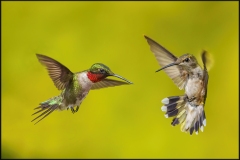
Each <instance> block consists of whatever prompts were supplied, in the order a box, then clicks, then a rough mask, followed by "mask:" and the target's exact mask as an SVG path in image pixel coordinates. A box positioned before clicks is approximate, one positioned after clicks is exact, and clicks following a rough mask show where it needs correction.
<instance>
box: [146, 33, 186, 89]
mask: <svg viewBox="0 0 240 160" xmlns="http://www.w3.org/2000/svg"><path fill="white" fill-rule="evenodd" d="M144 37H145V38H146V39H147V42H148V44H149V45H150V50H151V51H152V52H153V53H154V55H155V57H156V59H157V61H158V64H159V65H160V66H162V67H164V66H166V65H168V64H171V63H174V62H175V61H176V60H177V57H175V56H174V55H173V54H172V53H171V52H169V51H168V50H167V49H165V48H164V47H163V46H161V45H160V44H158V43H157V42H155V41H154V40H152V39H151V38H149V37H147V36H145V35H144ZM164 71H165V73H167V75H168V76H169V77H170V78H171V79H172V80H173V82H174V83H175V84H176V85H177V86H178V87H179V89H183V88H184V86H185V84H186V80H187V72H186V71H185V70H184V69H183V68H182V67H181V66H179V65H174V66H171V67H168V68H165V69H164Z"/></svg>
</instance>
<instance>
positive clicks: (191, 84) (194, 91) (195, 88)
mask: <svg viewBox="0 0 240 160" xmlns="http://www.w3.org/2000/svg"><path fill="white" fill-rule="evenodd" d="M202 88H203V86H202V80H200V79H199V78H192V79H189V80H188V82H187V85H186V86H185V94H186V95H187V96H188V98H193V97H198V96H199V94H200V92H201V91H202Z"/></svg>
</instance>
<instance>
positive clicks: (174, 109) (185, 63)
mask: <svg viewBox="0 0 240 160" xmlns="http://www.w3.org/2000/svg"><path fill="white" fill-rule="evenodd" d="M144 37H145V38H146V39H147V42H148V44H149V45H150V50H151V51H152V52H153V53H154V55H155V57H156V59H157V61H158V63H159V65H160V66H162V68H161V69H159V70H157V71H156V72H158V71H161V70H164V71H165V72H166V74H167V75H168V76H169V77H170V78H171V79H172V80H173V82H174V83H175V84H176V85H177V86H178V87H179V89H180V90H182V89H185V94H184V95H182V96H171V97H167V98H164V99H163V100H162V103H163V104H164V106H162V108H161V109H162V111H164V112H166V114H165V117H166V118H168V117H174V118H173V120H172V123H171V124H172V125H173V126H175V125H177V124H182V125H181V130H182V131H185V132H190V134H191V135H192V133H193V132H194V130H195V132H196V134H198V130H199V128H200V129H201V131H202V132H203V126H206V116H205V112H204V106H205V101H206V97H207V85H208V72H207V68H206V61H207V59H206V51H203V53H202V61H203V66H204V68H203V69H202V68H201V66H200V65H199V64H198V62H197V60H196V58H195V57H194V56H193V55H191V54H184V55H182V56H180V57H179V58H177V57H175V56H174V55H173V54H172V53H170V52H169V51H168V50H167V49H165V48H164V47H163V46H161V45H160V44H158V43H157V42H155V41H154V40H152V39H151V38H149V37H147V36H144Z"/></svg>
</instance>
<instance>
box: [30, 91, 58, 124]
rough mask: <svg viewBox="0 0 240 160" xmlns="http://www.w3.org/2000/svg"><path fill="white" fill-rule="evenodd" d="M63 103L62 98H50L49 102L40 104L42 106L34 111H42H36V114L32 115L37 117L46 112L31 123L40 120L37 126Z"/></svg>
mask: <svg viewBox="0 0 240 160" xmlns="http://www.w3.org/2000/svg"><path fill="white" fill-rule="evenodd" d="M61 102H62V97H61V96H56V97H53V98H50V99H49V100H47V101H45V102H42V103H40V105H39V106H38V107H36V108H34V109H40V110H38V111H36V112H35V113H33V114H32V115H35V114H37V113H40V112H42V111H44V112H43V113H42V114H40V115H39V116H37V117H36V118H34V119H33V120H32V121H31V122H33V121H35V120H36V119H38V118H41V119H39V120H38V121H37V122H36V123H35V124H37V123H38V122H40V121H41V120H43V119H44V118H45V117H47V116H48V115H49V114H50V113H52V112H53V111H54V110H56V109H57V108H58V107H59V106H60V105H61Z"/></svg>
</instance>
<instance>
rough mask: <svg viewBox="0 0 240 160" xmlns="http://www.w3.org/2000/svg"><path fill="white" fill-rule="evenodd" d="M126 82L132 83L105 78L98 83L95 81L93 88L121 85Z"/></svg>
mask: <svg viewBox="0 0 240 160" xmlns="http://www.w3.org/2000/svg"><path fill="white" fill-rule="evenodd" d="M125 84H130V83H127V82H123V81H118V80H113V79H108V78H105V79H103V80H101V81H99V82H97V83H94V84H93V86H92V88H91V90H95V89H100V88H106V87H115V86H120V85H125Z"/></svg>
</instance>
